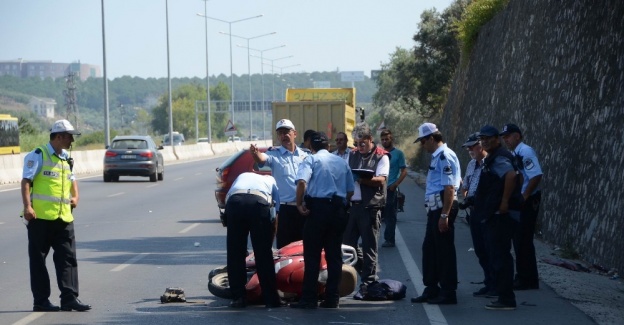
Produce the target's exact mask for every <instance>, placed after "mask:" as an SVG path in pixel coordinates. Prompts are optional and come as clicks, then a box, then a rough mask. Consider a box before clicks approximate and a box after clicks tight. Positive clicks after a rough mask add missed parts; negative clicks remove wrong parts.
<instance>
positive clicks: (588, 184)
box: [440, 0, 624, 273]
mask: <svg viewBox="0 0 624 325" xmlns="http://www.w3.org/2000/svg"><path fill="white" fill-rule="evenodd" d="M508 122H512V123H515V124H517V125H519V126H520V128H521V129H522V130H523V133H524V140H525V142H526V143H527V144H529V145H530V146H532V147H533V148H535V149H536V151H537V153H538V156H539V158H540V160H541V164H542V169H543V171H544V178H543V181H542V185H543V196H542V198H543V201H542V205H541V211H540V218H539V221H538V227H539V229H538V231H541V233H542V234H543V238H544V239H545V240H546V241H549V242H552V243H554V244H557V245H559V246H561V247H564V248H569V249H571V250H574V251H576V252H578V253H580V254H581V256H582V258H583V259H585V260H586V261H588V262H590V263H600V264H602V265H604V266H606V267H616V268H618V269H619V270H620V273H622V272H624V211H623V209H624V199H623V195H622V194H623V190H622V187H623V186H624V159H623V154H624V153H623V152H624V1H622V0H603V1H594V0H584V1H582V0H576V1H573V0H558V1H556V0H511V1H510V2H509V6H508V7H507V8H506V9H505V10H504V11H503V12H501V13H499V14H498V15H497V16H496V17H495V18H494V19H493V20H492V21H490V22H489V23H488V24H487V25H485V26H484V28H483V29H482V30H481V32H480V34H479V37H478V41H477V43H476V45H475V47H474V49H473V52H472V53H471V56H470V58H469V59H468V61H467V63H466V64H465V65H463V66H462V67H461V68H460V70H459V71H458V73H457V75H456V77H455V80H454V81H453V85H452V88H451V94H450V96H449V99H448V102H447V104H446V106H445V108H444V112H443V114H442V117H441V121H440V126H441V130H442V131H444V134H445V137H446V139H447V140H448V142H449V146H451V147H452V148H460V147H461V144H462V143H463V141H464V140H465V139H466V137H467V135H468V134H469V133H471V132H475V131H478V129H479V128H480V127H481V126H482V125H484V124H493V125H494V126H496V127H497V128H499V129H500V128H502V126H503V124H505V123H508ZM459 156H460V157H462V159H464V160H463V161H462V163H463V165H462V168H464V166H465V165H466V163H467V159H468V156H467V155H465V154H459Z"/></svg>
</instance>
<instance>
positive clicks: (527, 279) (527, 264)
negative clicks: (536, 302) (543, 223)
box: [513, 192, 542, 286]
mask: <svg viewBox="0 0 624 325" xmlns="http://www.w3.org/2000/svg"><path fill="white" fill-rule="evenodd" d="M541 200H542V194H541V193H540V192H537V193H535V194H533V195H531V196H529V198H528V199H527V200H526V201H525V202H524V206H523V208H522V213H521V214H520V224H519V225H518V231H516V233H515V235H514V238H513V246H514V253H515V254H516V281H518V282H519V284H520V285H526V286H537V285H539V277H538V274H537V259H536V257H535V244H533V236H534V235H535V224H536V222H537V214H538V213H539V206H540V202H541Z"/></svg>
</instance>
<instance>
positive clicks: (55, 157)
mask: <svg viewBox="0 0 624 325" xmlns="http://www.w3.org/2000/svg"><path fill="white" fill-rule="evenodd" d="M79 134H80V132H78V131H76V129H74V127H73V126H72V125H71V123H69V121H67V120H58V121H56V122H55V123H54V125H53V126H52V129H51V130H50V142H49V143H48V144H46V145H44V146H40V147H38V148H36V149H35V150H33V151H31V152H30V153H28V154H27V155H26V157H24V169H23V173H22V182H21V194H22V203H23V204H24V211H23V215H22V217H23V218H24V220H25V222H26V223H27V228H28V257H29V258H30V288H31V290H32V294H33V298H34V303H33V311H42V312H49V311H59V310H64V311H71V310H77V311H85V310H89V309H91V306H90V305H87V304H83V303H82V302H81V301H80V300H78V263H77V260H76V239H75V236H74V216H73V214H72V210H73V208H75V207H76V206H77V205H78V199H79V195H78V184H77V182H76V179H75V177H74V174H73V172H72V168H73V160H72V158H71V157H70V156H69V153H68V152H67V150H66V149H69V148H70V147H71V144H72V142H74V135H79ZM50 248H52V249H54V266H55V269H56V280H57V284H58V287H59V290H60V291H61V295H60V298H61V307H60V308H59V307H58V306H55V305H53V304H52V303H51V302H50V300H49V297H50V278H49V275H48V269H47V267H46V257H47V256H48V253H49V252H50Z"/></svg>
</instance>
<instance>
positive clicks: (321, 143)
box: [290, 132, 354, 309]
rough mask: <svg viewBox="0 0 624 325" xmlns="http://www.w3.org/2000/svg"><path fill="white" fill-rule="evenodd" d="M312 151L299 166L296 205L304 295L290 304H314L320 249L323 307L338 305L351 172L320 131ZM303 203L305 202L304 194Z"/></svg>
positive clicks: (351, 189)
mask: <svg viewBox="0 0 624 325" xmlns="http://www.w3.org/2000/svg"><path fill="white" fill-rule="evenodd" d="M310 144H311V149H312V153H313V155H311V156H308V157H307V158H306V159H305V160H304V162H303V163H302V164H301V165H300V166H299V171H298V173H297V208H298V209H299V212H301V214H303V215H305V216H306V222H305V226H304V228H303V257H304V261H305V271H304V276H303V295H302V297H301V300H299V302H298V303H295V304H291V305H290V306H291V307H293V308H304V309H313V308H316V307H317V295H318V289H317V286H318V275H319V271H320V270H319V265H320V262H321V250H322V249H324V250H325V260H326V261H327V273H328V278H327V284H326V287H325V300H324V301H323V302H321V304H320V307H322V308H338V300H339V299H340V296H339V294H338V287H339V285H340V276H341V272H342V250H341V244H342V232H343V230H344V228H345V226H346V223H347V216H346V204H347V202H348V200H349V199H350V198H351V196H352V195H353V189H354V184H353V175H352V174H351V169H350V168H349V166H348V165H347V163H346V162H345V161H344V160H343V159H342V158H340V157H338V156H336V155H334V154H331V153H329V152H328V151H327V149H328V148H329V141H328V139H327V136H326V135H325V133H323V132H317V133H314V134H312V135H311V137H310ZM306 193H307V195H305V204H304V194H306Z"/></svg>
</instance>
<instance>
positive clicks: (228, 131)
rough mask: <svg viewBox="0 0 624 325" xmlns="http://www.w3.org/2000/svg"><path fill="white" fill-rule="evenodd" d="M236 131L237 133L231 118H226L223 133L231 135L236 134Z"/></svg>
mask: <svg viewBox="0 0 624 325" xmlns="http://www.w3.org/2000/svg"><path fill="white" fill-rule="evenodd" d="M236 133H238V131H237V130H236V127H235V126H234V123H232V120H228V122H227V124H226V125H225V135H226V136H228V137H231V136H234V135H236Z"/></svg>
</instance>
